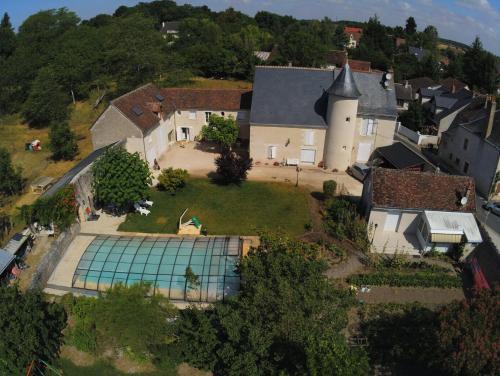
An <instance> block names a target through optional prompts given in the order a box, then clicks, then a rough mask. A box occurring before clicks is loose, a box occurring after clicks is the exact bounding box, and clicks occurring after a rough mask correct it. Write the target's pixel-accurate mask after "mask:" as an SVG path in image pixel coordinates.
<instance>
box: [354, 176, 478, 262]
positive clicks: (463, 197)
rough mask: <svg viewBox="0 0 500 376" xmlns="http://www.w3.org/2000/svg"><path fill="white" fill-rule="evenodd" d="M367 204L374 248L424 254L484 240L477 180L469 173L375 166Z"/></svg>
mask: <svg viewBox="0 0 500 376" xmlns="http://www.w3.org/2000/svg"><path fill="white" fill-rule="evenodd" d="M362 207H363V209H364V213H365V215H366V218H367V220H368V236H369V239H370V241H371V244H372V250H373V251H374V252H387V253H395V252H404V253H408V254H410V255H420V254H423V253H425V252H429V251H431V250H435V251H439V252H447V251H448V250H450V249H451V248H452V247H453V246H455V245H459V244H464V245H465V251H466V254H467V253H469V252H470V251H472V249H474V248H475V246H477V245H478V244H480V243H481V242H482V237H481V233H480V231H479V228H478V226H477V223H476V219H475V217H474V212H475V210H476V202H475V186H474V180H473V179H472V178H470V177H467V176H454V175H444V174H435V173H431V172H418V171H408V170H394V169H384V168H373V169H372V171H371V173H370V174H369V175H368V177H367V178H366V180H365V182H364V186H363V195H362Z"/></svg>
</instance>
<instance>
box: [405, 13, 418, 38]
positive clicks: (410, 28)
mask: <svg viewBox="0 0 500 376" xmlns="http://www.w3.org/2000/svg"><path fill="white" fill-rule="evenodd" d="M405 32H406V34H408V35H413V34H415V33H416V32H417V23H416V22H415V18H413V17H408V19H407V20H406V26H405Z"/></svg>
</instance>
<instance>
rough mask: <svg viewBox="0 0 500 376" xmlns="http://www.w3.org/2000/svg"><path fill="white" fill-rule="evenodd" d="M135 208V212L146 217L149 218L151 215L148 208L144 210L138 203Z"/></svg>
mask: <svg viewBox="0 0 500 376" xmlns="http://www.w3.org/2000/svg"><path fill="white" fill-rule="evenodd" d="M134 208H135V211H136V212H138V213H140V214H141V215H145V216H148V215H149V213H151V211H150V210H148V209H146V208H143V207H142V206H140V205H139V204H138V203H135V204H134Z"/></svg>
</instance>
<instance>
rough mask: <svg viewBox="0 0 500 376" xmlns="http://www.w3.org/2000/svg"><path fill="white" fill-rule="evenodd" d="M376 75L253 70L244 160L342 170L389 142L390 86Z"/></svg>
mask: <svg viewBox="0 0 500 376" xmlns="http://www.w3.org/2000/svg"><path fill="white" fill-rule="evenodd" d="M388 77H390V76H388V75H386V74H384V73H381V72H369V73H368V72H353V71H352V70H351V69H350V66H349V64H346V65H345V66H344V68H342V69H341V70H339V69H335V70H334V71H332V70H328V69H315V68H297V67H263V66H258V67H256V69H255V78H254V88H253V97H252V106H251V108H252V109H251V114H250V156H251V157H252V158H253V159H254V161H255V162H256V163H269V164H274V163H282V164H288V165H294V164H300V165H303V166H307V165H309V166H315V165H317V166H321V167H324V168H328V169H330V170H338V171H345V170H346V169H347V167H348V166H350V165H352V164H353V163H354V162H366V161H368V160H369V159H370V156H371V154H372V152H373V151H374V150H375V149H376V148H378V147H381V146H386V145H391V144H392V143H393V138H394V132H395V129H396V118H397V111H396V95H395V90H394V84H393V83H392V82H391V81H390V80H389V79H388Z"/></svg>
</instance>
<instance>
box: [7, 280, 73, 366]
mask: <svg viewBox="0 0 500 376" xmlns="http://www.w3.org/2000/svg"><path fill="white" fill-rule="evenodd" d="M0 301H1V302H2V304H0V337H1V338H2V340H1V341H0V373H1V374H2V375H24V374H26V371H27V369H28V366H29V364H30V363H31V362H32V361H33V360H43V361H45V362H47V363H50V362H53V361H54V360H56V359H57V358H58V356H59V349H60V347H61V345H62V343H63V334H62V331H63V329H64V328H65V327H66V312H65V311H64V309H63V307H62V306H61V305H59V304H57V303H49V302H47V301H45V299H44V298H43V296H42V293H41V292H39V291H33V290H28V291H26V292H21V291H20V290H19V288H18V287H17V286H13V287H8V286H3V285H1V286H0Z"/></svg>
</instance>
